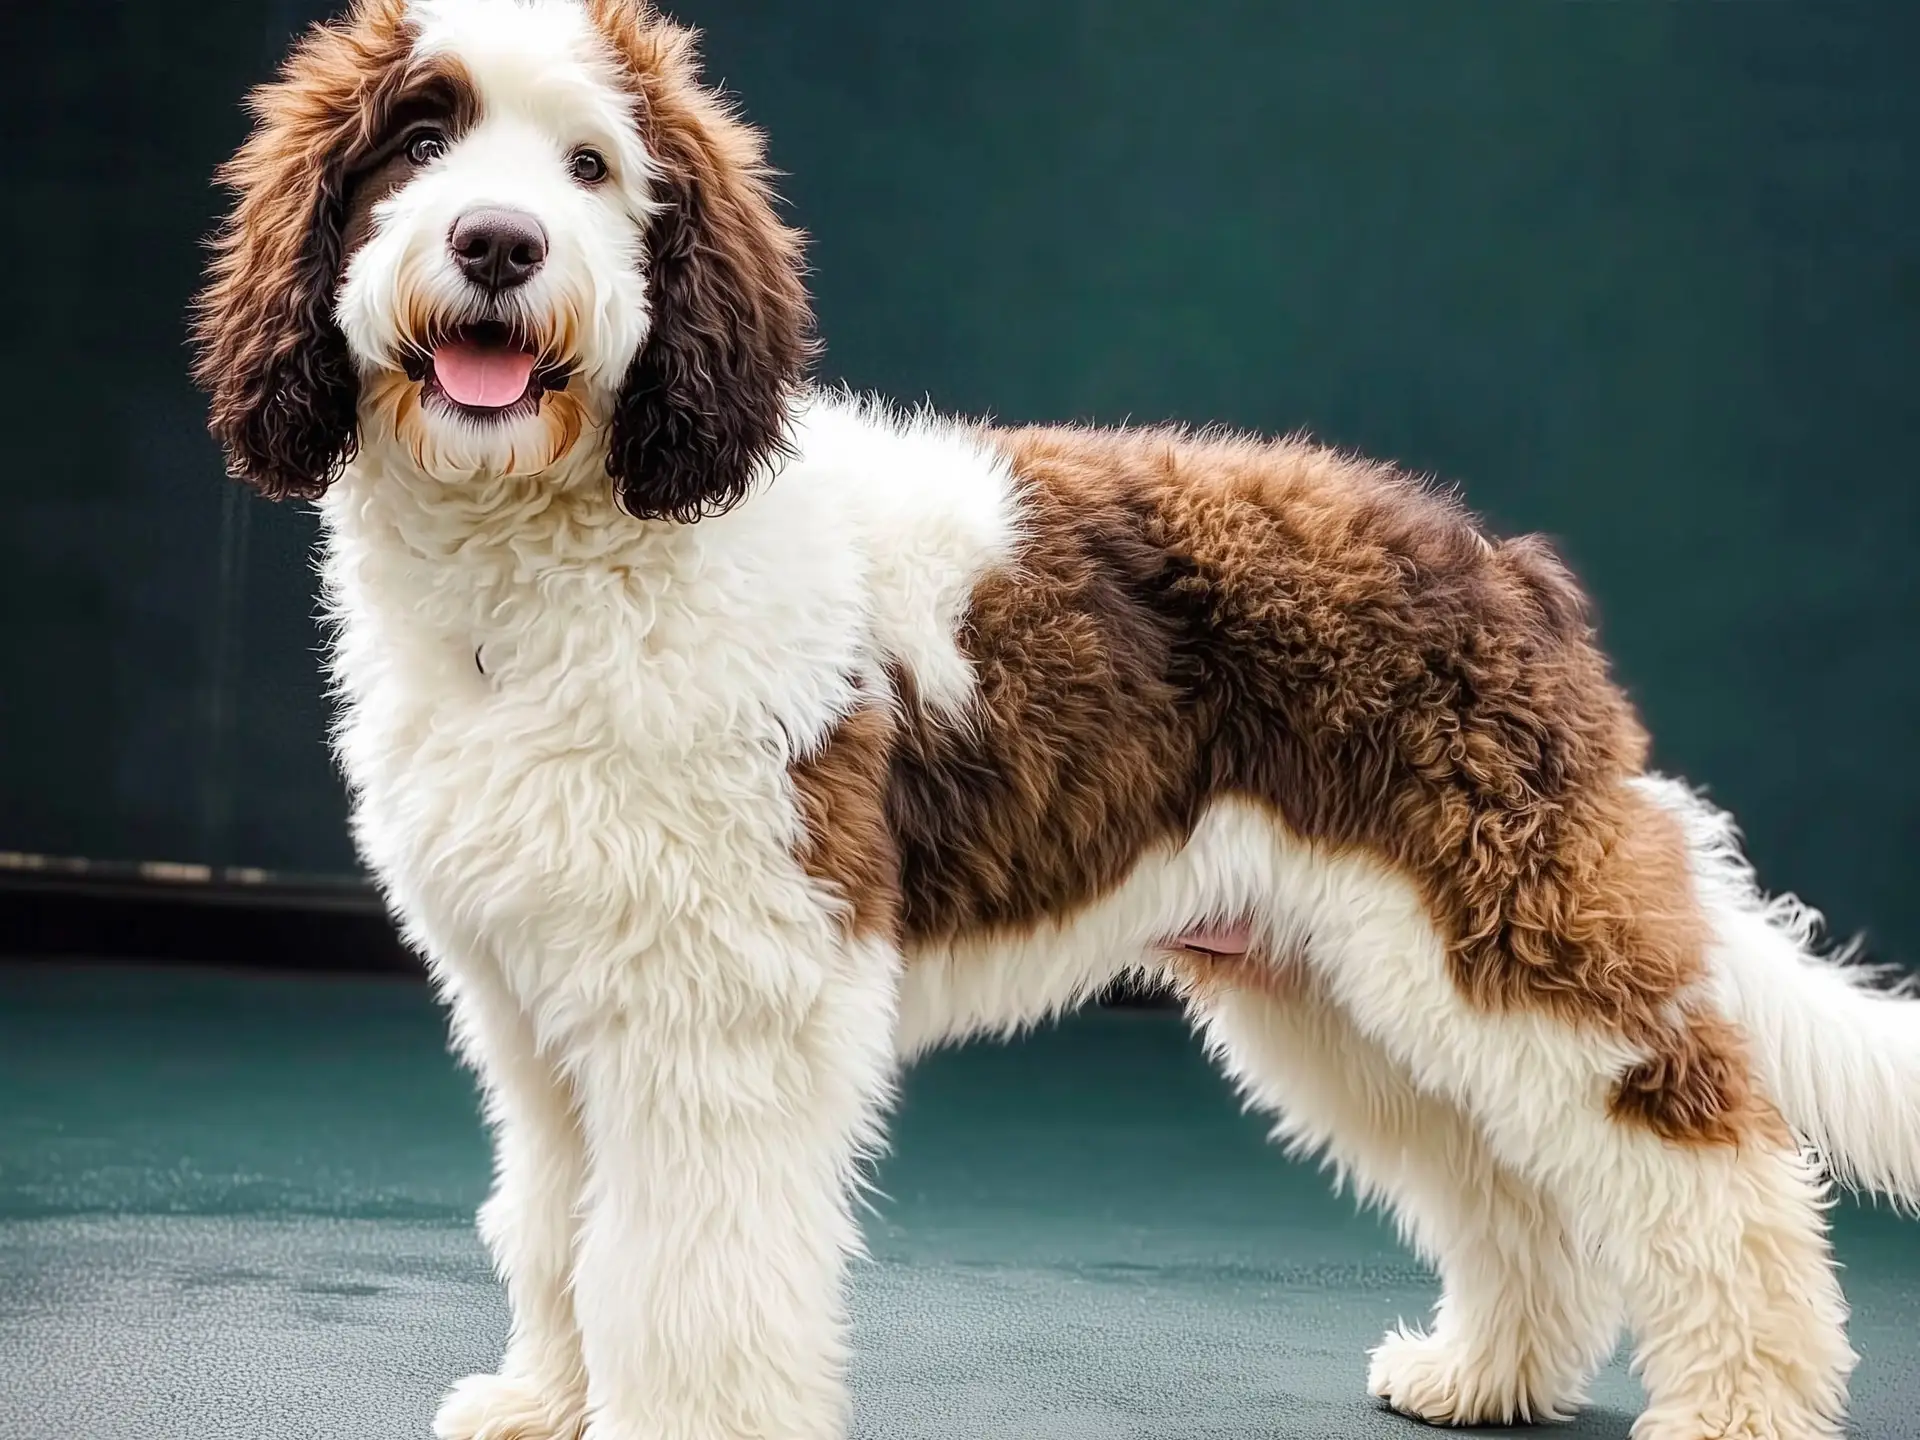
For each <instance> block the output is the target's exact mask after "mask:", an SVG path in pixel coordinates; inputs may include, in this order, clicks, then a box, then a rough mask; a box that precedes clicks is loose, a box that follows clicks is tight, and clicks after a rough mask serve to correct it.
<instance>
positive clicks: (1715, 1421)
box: [1633, 1400, 1841, 1440]
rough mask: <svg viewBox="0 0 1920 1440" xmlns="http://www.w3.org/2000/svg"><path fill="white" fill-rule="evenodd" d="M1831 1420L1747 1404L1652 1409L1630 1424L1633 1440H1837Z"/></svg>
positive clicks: (1835, 1425)
mask: <svg viewBox="0 0 1920 1440" xmlns="http://www.w3.org/2000/svg"><path fill="white" fill-rule="evenodd" d="M1840 1434H1841V1426H1840V1422H1839V1421H1838V1420H1835V1419H1833V1418H1832V1417H1831V1416H1828V1415H1824V1414H1821V1413H1820V1412H1818V1411H1815V1410H1809V1409H1807V1408H1805V1407H1803V1406H1799V1405H1793V1404H1789V1405H1787V1406H1785V1407H1783V1408H1781V1409H1778V1410H1775V1409H1772V1408H1769V1407H1767V1406H1764V1405H1757V1404H1754V1403H1752V1402H1751V1401H1750V1400H1745V1401H1740V1402H1736V1403H1734V1404H1731V1405H1715V1406H1713V1407H1711V1410H1710V1411H1707V1410H1703V1409H1699V1408H1694V1407H1690V1406H1685V1405H1680V1406H1671V1405H1663V1406H1655V1407H1654V1408H1653V1409H1651V1410H1649V1411H1647V1413H1646V1414H1644V1415H1642V1416H1641V1417H1640V1418H1639V1419H1638V1420H1636V1421H1634V1422H1633V1440H1838V1437H1839V1436H1840Z"/></svg>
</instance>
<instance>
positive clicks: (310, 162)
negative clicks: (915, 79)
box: [195, 0, 811, 520]
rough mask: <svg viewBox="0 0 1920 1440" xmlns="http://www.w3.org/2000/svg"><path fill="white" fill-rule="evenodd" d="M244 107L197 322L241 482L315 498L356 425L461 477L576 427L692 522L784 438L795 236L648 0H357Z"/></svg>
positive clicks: (635, 482) (646, 498)
mask: <svg viewBox="0 0 1920 1440" xmlns="http://www.w3.org/2000/svg"><path fill="white" fill-rule="evenodd" d="M251 106H252V112H253V115H254V122H255V123H254V129H253V132H252V134H251V135H250V136H249V137H248V139H247V141H246V143H245V144H244V145H242V146H241V148H240V151H239V153H238V154H236V155H235V156H234V158H233V159H232V160H231V161H229V162H228V163H227V165H226V166H225V167H223V169H222V171H221V179H222V180H223V181H224V182H225V183H226V184H227V185H229V186H230V187H231V188H232V189H233V190H234V191H235V192H236V194H237V199H236V203H235V204H234V207H233V210H232V212H231V213H230V214H229V216H228V217H227V219H226V221H225V223H224V224H223V226H222V228H221V230H220V231H219V233H218V235H217V236H216V238H215V241H214V253H213V258H212V261H211V264H210V266H209V274H208V283H207V286H206V288H205V290H204V291H203V292H202V293H201V295H200V297H199V300H198V302H197V312H196V324H195V338H196V341H197V344H198V348H199V354H198V360H197V364H196V374H197V376H198V378H199V379H200V382H201V383H202V384H203V385H204V386H205V387H206V388H207V389H208V391H209V392H210V394H211V396H212V422H211V423H212V429H213V432H214V434H215V436H217V437H218V439H219V440H220V441H221V443H222V444H223V445H224V446H225V447H226V451H227V456H228V462H229V468H230V469H231V470H232V472H233V474H234V475H235V476H236V477H237V478H239V479H241V480H244V481H246V482H247V483H249V484H251V485H253V486H254V487H256V488H257V489H259V490H260V491H262V492H263V493H265V494H267V495H271V496H274V497H276V498H277V497H282V496H307V497H311V496H315V495H318V494H319V493H320V492H321V491H322V490H324V489H325V488H326V486H327V484H328V482H329V481H330V480H331V479H332V478H333V476H334V475H335V474H336V473H337V471H338V470H339V468H340V467H341V465H342V464H344V463H345V462H346V461H347V460H348V459H350V458H351V457H352V456H353V454H354V452H355V450H356V448H357V447H361V446H374V445H386V444H393V445H398V446H401V447H403V453H405V454H407V455H408V457H409V458H410V460H411V461H412V463H413V464H415V465H416V466H417V467H418V468H419V469H421V470H423V471H425V472H426V473H428V474H430V475H433V476H435V477H436V478H439V479H443V480H448V481H457V480H458V479H459V478H461V477H462V476H467V475H473V474H476V473H480V472H487V473H493V474H501V473H509V474H538V473H543V472H546V471H548V470H550V469H552V468H554V467H555V466H556V465H557V464H558V463H559V462H561V461H562V460H563V459H565V458H566V457H567V456H568V455H570V454H572V453H574V452H575V448H576V447H577V446H579V445H581V444H582V443H591V444H593V445H594V446H596V447H598V449H600V450H604V453H605V456H606V468H607V471H608V473H609V474H610V475H611V477H612V481H613V485H614V488H615V490H616V492H617V494H618V495H619V498H620V501H621V503H622V504H623V505H624V506H625V507H626V508H627V509H628V510H629V511H631V512H632V513H634V514H636V515H640V516H643V517H649V518H671V519H678V520H693V519H697V518H699V517H700V516H701V515H703V514H710V513H712V512H714V511H716V510H719V509H723V508H725V507H726V506H727V505H729V504H731V503H733V502H734V501H736V500H737V499H739V498H740V497H741V496H742V495H743V494H744V493H745V492H746V490H747V489H748V487H749V486H750V485H751V483H752V482H753V480H754V478H755V476H756V475H757V474H758V473H759V472H760V470H761V467H762V465H763V463H764V462H765V461H766V460H767V459H769V458H770V457H771V456H772V455H773V454H774V453H775V452H776V451H777V450H778V449H779V448H780V446H781V444H782V443H783V436H784V434H785V428H786V421H787V417H788V414H789V407H790V404H791V401H792V399H793V396H794V393H795V390H796V388H797V386H798V385H799V383H800V381H801V378H802V375H803V371H804V369H805V366H806V363H807V360H808V358H809V355H810V351H811V341H810V317H809V314H808V309H807V301H806V294H805V290H804V288H803V286H802V283H801V276H800V245H799V237H798V236H797V235H796V234H795V233H794V232H793V231H791V230H789V229H787V228H786V227H785V226H783V225H782V224H781V223H780V221H779V219H778V218H777V217H776V215H775V213H774V210H773V204H772V199H771V196H770V193H769V191H768V188H767V184H766V179H765V172H764V169H763V165H762V150H761V145H760V140H759V137H758V135H757V134H756V133H755V132H753V131H752V130H750V129H748V128H747V127H746V126H744V125H742V124H741V123H740V122H739V121H737V120H736V119H734V118H733V116H732V115H731V114H729V113H728V111H727V110H726V109H725V107H724V106H723V105H722V103H721V102H720V101H719V100H718V98H717V97H716V96H715V95H714V94H713V93H712V92H710V91H708V90H706V89H704V88H702V87H701V85H700V83H699V80H698V76H697V72H696V68H695V58H694V54H693V44H692V37H691V36H690V34H689V33H688V32H686V31H684V30H682V29H680V28H678V27H676V26H674V25H673V24H671V23H669V22H668V21H666V20H664V19H662V18H661V17H660V16H659V15H657V14H656V13H654V12H653V11H652V10H651V9H650V8H649V7H648V6H647V5H646V4H645V3H644V0H411V3H408V0H357V3H356V5H355V7H354V9H353V11H352V13H351V14H350V15H348V16H347V17H346V18H345V19H344V20H341V21H339V22H337V23H335V24H331V25H326V26H320V27H316V28H315V29H314V30H312V31H311V32H309V33H308V35H307V36H306V37H305V38H304V39H303V40H302V41H301V42H300V44H299V45H298V46H297V47H296V48H295V50H294V51H293V54H292V55H291V57H290V58H289V59H288V61H287V62H286V65H285V67H284V69H283V70H282V72H281V75H280V77H279V79H278V80H276V81H275V82H273V83H272V84H269V85H265V86H263V87H262V88H261V89H260V90H258V91H257V92H255V94H254V95H253V97H252V101H251Z"/></svg>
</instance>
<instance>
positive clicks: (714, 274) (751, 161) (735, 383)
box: [595, 0, 813, 523]
mask: <svg viewBox="0 0 1920 1440" xmlns="http://www.w3.org/2000/svg"><path fill="white" fill-rule="evenodd" d="M595 19H596V20H597V21H598V23H599V24H600V26H601V29H602V32H603V33H604V34H606V35H607V37H608V38H609V40H610V41H611V42H612V43H613V45H614V48H615V50H616V51H617V52H618V53H619V54H620V55H621V58H622V59H623V60H624V61H625V63H626V65H627V67H628V69H629V71H630V73H631V76H632V79H633V81H634V83H635V86H636V89H637V90H638V97H637V101H636V123H637V124H638V126H639V128H640V132H641V137H642V139H643V141H644V142H645V144H646V147H647V151H648V154H649V155H650V156H651V157H652V158H653V161H654V167H655V175H654V199H655V202H656V205H657V207H658V208H657V209H656V211H655V214H654V216H653V218H652V221H651V222H650V224H649V226H648V229H647V238H646V265H647V305H648V313H649V320H650V324H649V327H648V331H647V338H646V341H645V344H644V345H643V346H642V348H641V351H640V353H639V355H638V356H636V357H635V359H634V362H633V365H632V368H631V369H629V371H628V372H627V376H626V380H625V384H624V386H623V388H622V392H621V395H620V399H619V401H618V404H617V406H616V408H615V410H614V414H613V424H612V434H611V437H610V445H609V449H608V454H607V470H608V473H609V474H611V475H612V477H613V481H614V485H615V487H616V490H617V491H618V494H619V496H620V503H621V505H622V506H623V507H624V508H625V509H626V510H627V511H628V512H629V513H630V514H633V515H636V516H639V517H641V518H644V519H667V520H678V521H681V522H689V523H690V522H692V521H695V520H698V519H700V518H701V517H702V516H704V515H713V514H717V513H719V512H720V511H722V510H725V509H727V508H728V507H730V506H732V505H734V504H736V503H737V502H738V501H740V500H741V499H742V498H744V497H745V495H746V494H747V492H748V490H749V489H751V487H752V485H753V482H754V480H755V478H756V477H757V476H758V475H759V474H760V473H761V470H762V467H763V466H764V465H765V463H766V462H767V461H769V460H771V459H773V458H775V457H776V456H778V455H780V454H781V453H782V452H783V451H784V450H785V448H786V445H787V440H786V433H787V423H788V420H789V417H790V414H791V408H792V404H793V400H794V397H795V393H796V391H797V390H798V388H799V385H800V383H801V380H802V378H803V377H804V374H805V371H806V367H807V364H808V362H809V361H810V360H811V358H812V355H813V342H812V324H813V320H812V314H811V311H810V309H809V307H808V304H807V294H806V287H805V286H804V285H803V284H802V282H801V240H800V236H799V234H798V233H797V232H795V231H793V230H790V229H788V228H787V227H786V226H785V225H783V224H781V223H780V219H779V217H778V216H777V215H776V214H775V213H774V208H773V198H772V192H771V189H770V187H769V186H768V184H767V172H766V167H765V164H764V160H763V150H762V146H761V141H760V136H759V134H758V133H757V132H755V131H754V130H752V129H750V128H748V127H747V126H746V125H744V124H742V123H741V122H740V121H739V120H737V119H735V118H734V117H733V116H732V115H731V114H730V113H728V111H727V110H726V108H725V107H724V106H723V105H722V104H721V103H720V101H719V100H718V99H717V97H715V95H714V94H713V93H712V92H711V91H708V90H706V89H704V88H702V87H701V85H700V83H699V80H698V77H697V73H696V70H695V61H694V55H693V37H692V35H691V34H690V33H689V32H687V31H684V30H681V29H679V28H678V27H676V26H673V25H671V24H669V23H668V22H666V21H663V20H661V19H659V18H658V16H657V15H655V14H654V13H653V12H652V11H651V10H650V9H648V8H646V7H645V6H643V5H638V4H635V3H632V0H602V3H599V4H597V5H596V6H595Z"/></svg>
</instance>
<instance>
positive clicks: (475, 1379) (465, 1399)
mask: <svg viewBox="0 0 1920 1440" xmlns="http://www.w3.org/2000/svg"><path fill="white" fill-rule="evenodd" d="M433 1433H434V1436H435V1440H581V1437H582V1436H583V1435H584V1434H585V1433H586V1414H585V1412H584V1410H583V1409H582V1407H581V1405H580V1403H579V1400H578V1399H577V1397H574V1396H571V1395H559V1394H555V1393H553V1392H551V1391H546V1390H542V1389H541V1388H540V1387H538V1386H537V1385H535V1384H534V1383H533V1382H532V1381H529V1380H523V1379H520V1378H519V1377H517V1376H512V1375H469V1376H467V1378H466V1379H464V1380H461V1381H458V1382H456V1383H455V1385H454V1387H453V1389H451V1390H449V1391H448V1392H447V1398H446V1399H444V1400H442V1401H441V1402H440V1410H439V1413H438V1414H436V1415H435V1416H434V1417H433Z"/></svg>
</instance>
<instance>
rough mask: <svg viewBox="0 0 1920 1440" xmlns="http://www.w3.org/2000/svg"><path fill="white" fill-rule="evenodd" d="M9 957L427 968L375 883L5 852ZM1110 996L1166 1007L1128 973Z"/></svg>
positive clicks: (336, 969)
mask: <svg viewBox="0 0 1920 1440" xmlns="http://www.w3.org/2000/svg"><path fill="white" fill-rule="evenodd" d="M0 957H4V958H7V959H39V960H96V961H97V960H116V961H126V962H131V963H136V964H186V965H211V966H216V967H219V968H221V969H244V970H281V971H304V972H309V973H314V974H323V973H332V974H359V975H367V974H385V975H393V974H403V975H408V974H410V975H421V974H423V973H424V968H423V966H422V965H421V962H420V960H419V958H418V957H417V956H416V955H414V953H413V952H412V951H410V950H409V949H407V947H406V946H405V945H404V944H402V943H401V941H400V936H399V934H398V933H397V932H396V931H395V929H394V927H393V922H392V921H391V920H389V919H388V918H387V914H386V911H385V909H384V908H383V906H382V905H381V903H380V897H379V895H378V894H377V893H376V892H375V890H374V888H373V886H372V885H370V884H368V883H367V882H366V881H365V880H364V879H361V878H359V877H357V876H331V875H323V876H300V875H280V874H275V873H273V872H270V871H262V870H239V869H235V870H217V869H211V868H208V867H205V866H198V865H171V864H127V863H121V862H114V861H92V860H68V859H61V858H56V857H49V856H39V855H18V854H5V853H0ZM1101 1003H1102V1004H1105V1005H1111V1006H1117V1007H1120V1008H1123V1009H1160V1008H1162V1007H1164V1006H1166V1005H1168V1004H1169V1003H1170V1001H1169V1000H1168V998H1167V996H1166V995H1165V993H1164V992H1163V991H1161V990H1158V989H1156V988H1152V987H1148V986H1143V985H1140V984H1137V983H1135V982H1132V981H1122V982H1120V983H1119V984H1117V985H1115V986H1114V987H1113V988H1112V989H1111V990H1109V991H1108V992H1107V993H1106V994H1105V995H1103V996H1102V997H1101Z"/></svg>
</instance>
